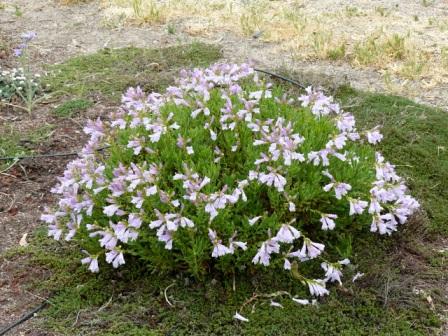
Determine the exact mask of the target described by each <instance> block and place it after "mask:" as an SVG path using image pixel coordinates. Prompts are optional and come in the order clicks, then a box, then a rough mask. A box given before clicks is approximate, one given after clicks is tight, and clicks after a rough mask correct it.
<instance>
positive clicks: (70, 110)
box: [54, 99, 93, 117]
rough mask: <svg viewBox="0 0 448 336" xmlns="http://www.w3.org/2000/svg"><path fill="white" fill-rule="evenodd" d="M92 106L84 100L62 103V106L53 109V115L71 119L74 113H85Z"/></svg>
mask: <svg viewBox="0 0 448 336" xmlns="http://www.w3.org/2000/svg"><path fill="white" fill-rule="evenodd" d="M92 105H93V104H92V102H91V101H88V100H85V99H73V100H70V101H67V102H64V103H63V104H62V105H60V106H58V107H56V108H55V109H54V114H55V115H57V116H58V117H71V116H73V115H74V114H76V113H79V112H81V111H85V110H86V109H88V108H89V107H91V106H92Z"/></svg>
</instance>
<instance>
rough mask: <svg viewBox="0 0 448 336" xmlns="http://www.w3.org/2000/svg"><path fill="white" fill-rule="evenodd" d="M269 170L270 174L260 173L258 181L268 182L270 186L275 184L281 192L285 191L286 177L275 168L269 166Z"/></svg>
mask: <svg viewBox="0 0 448 336" xmlns="http://www.w3.org/2000/svg"><path fill="white" fill-rule="evenodd" d="M268 170H269V171H270V172H269V173H268V174H266V173H263V172H261V173H259V177H258V181H259V182H260V183H263V184H266V185H267V186H268V187H272V186H274V187H275V188H277V190H278V191H279V192H282V191H284V187H285V185H286V182H287V181H286V179H285V178H284V177H283V176H282V175H281V174H279V173H278V172H277V171H276V170H275V169H273V168H271V167H268Z"/></svg>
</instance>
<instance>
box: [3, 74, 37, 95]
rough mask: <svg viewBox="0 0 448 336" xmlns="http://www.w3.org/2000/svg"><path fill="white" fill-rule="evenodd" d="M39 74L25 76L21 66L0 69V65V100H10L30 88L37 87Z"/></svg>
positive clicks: (35, 88)
mask: <svg viewBox="0 0 448 336" xmlns="http://www.w3.org/2000/svg"><path fill="white" fill-rule="evenodd" d="M39 83H40V75H39V74H31V78H27V76H26V75H25V72H24V69H23V68H12V69H10V70H8V69H2V68H1V67H0V101H2V102H10V101H11V100H12V99H13V98H14V97H17V96H19V97H20V95H21V94H25V95H26V92H27V91H28V90H29V89H30V88H31V89H32V90H33V91H34V90H38V89H39Z"/></svg>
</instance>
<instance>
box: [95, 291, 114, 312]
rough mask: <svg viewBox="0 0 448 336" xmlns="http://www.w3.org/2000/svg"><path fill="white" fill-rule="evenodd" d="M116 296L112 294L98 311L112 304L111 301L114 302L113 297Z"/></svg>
mask: <svg viewBox="0 0 448 336" xmlns="http://www.w3.org/2000/svg"><path fill="white" fill-rule="evenodd" d="M113 297H114V296H113V295H112V296H111V297H110V299H109V300H108V301H107V302H106V303H105V304H103V305H102V306H101V307H100V308H98V310H97V311H98V312H100V311H102V310H104V309H105V308H106V307H107V306H108V305H110V303H111V302H112V298H113Z"/></svg>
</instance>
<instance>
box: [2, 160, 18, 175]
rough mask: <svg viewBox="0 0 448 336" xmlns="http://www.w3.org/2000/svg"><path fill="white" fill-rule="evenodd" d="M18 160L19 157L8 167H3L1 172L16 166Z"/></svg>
mask: <svg viewBox="0 0 448 336" xmlns="http://www.w3.org/2000/svg"><path fill="white" fill-rule="evenodd" d="M17 162H19V159H16V160H14V162H13V163H12V165H10V166H9V167H7V168H5V169H3V170H2V171H0V174H1V173H4V172H6V171H8V170H10V169H11V168H12V167H14V166H15V165H16V163H17Z"/></svg>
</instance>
